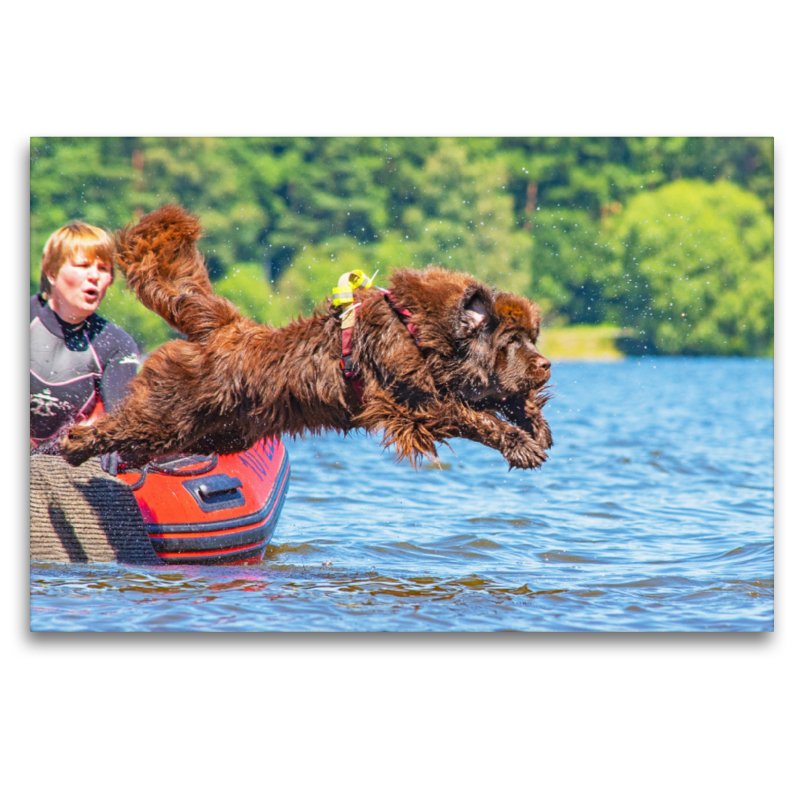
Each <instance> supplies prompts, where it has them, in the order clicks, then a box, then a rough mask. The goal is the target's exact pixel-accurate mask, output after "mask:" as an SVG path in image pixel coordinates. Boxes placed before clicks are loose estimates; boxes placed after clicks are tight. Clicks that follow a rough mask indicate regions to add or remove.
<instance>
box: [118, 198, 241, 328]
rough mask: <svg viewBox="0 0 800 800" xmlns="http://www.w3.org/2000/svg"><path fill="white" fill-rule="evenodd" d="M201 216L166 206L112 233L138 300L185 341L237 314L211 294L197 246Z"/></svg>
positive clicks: (122, 268) (221, 299) (224, 322)
mask: <svg viewBox="0 0 800 800" xmlns="http://www.w3.org/2000/svg"><path fill="white" fill-rule="evenodd" d="M202 235H203V229H202V227H201V225H200V220H199V219H198V218H197V217H196V216H194V215H193V214H189V213H188V212H187V211H185V210H184V209H183V208H181V207H180V206H176V205H171V204H169V205H165V206H163V207H162V208H159V209H158V210H156V211H153V212H151V213H150V214H146V215H145V216H144V217H142V219H141V220H140V221H139V223H138V224H136V225H128V227H126V228H124V229H123V230H121V231H117V232H116V243H117V253H116V256H117V261H118V262H119V266H120V269H121V270H122V273H123V274H124V275H125V278H126V280H127V283H128V286H129V287H130V288H131V289H133V291H135V292H136V294H137V295H138V297H139V300H141V302H142V303H143V305H145V306H146V307H147V308H149V309H150V310H151V311H155V312H156V314H159V315H160V316H162V317H163V318H164V319H165V320H166V321H167V322H168V323H169V324H170V325H172V327H173V328H176V329H177V330H179V331H180V332H181V333H183V334H185V335H186V336H187V337H188V338H189V340H190V341H200V340H202V339H204V338H205V337H206V336H208V334H209V333H211V332H212V331H213V330H216V329H217V328H220V327H222V326H223V325H227V324H229V323H231V322H234V321H236V320H237V319H239V318H240V315H239V312H238V310H237V309H236V306H234V305H233V303H231V302H230V301H228V300H226V299H225V298H223V297H218V296H217V295H215V294H214V290H213V289H212V288H211V281H210V280H209V278H208V270H207V269H206V265H205V260H204V259H203V256H202V255H200V252H199V251H198V249H197V240H198V239H199V238H200V237H201V236H202Z"/></svg>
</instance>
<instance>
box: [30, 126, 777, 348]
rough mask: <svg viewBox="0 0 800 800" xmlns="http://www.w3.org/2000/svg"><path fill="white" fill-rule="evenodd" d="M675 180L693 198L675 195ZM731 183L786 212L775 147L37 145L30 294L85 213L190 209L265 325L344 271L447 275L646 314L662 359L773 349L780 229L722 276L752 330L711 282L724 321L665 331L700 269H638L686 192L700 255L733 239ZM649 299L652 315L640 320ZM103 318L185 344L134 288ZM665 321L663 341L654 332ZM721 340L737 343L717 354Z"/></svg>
mask: <svg viewBox="0 0 800 800" xmlns="http://www.w3.org/2000/svg"><path fill="white" fill-rule="evenodd" d="M672 186H682V187H683V189H681V190H680V191H678V192H677V194H674V195H673V194H670V193H667V194H665V195H661V194H659V192H660V191H665V192H666V191H667V189H669V188H670V187H672ZM714 186H725V187H727V186H733V187H734V188H736V190H737V192H739V194H737V195H736V197H737V198H738V199H737V202H740V203H741V204H743V205H742V207H745V206H747V207H748V208H751V207H752V208H755V207H756V206H753V205H752V204H753V203H756V204H757V207H758V209H760V210H759V211H757V212H756V211H754V212H753V214H754V215H755V216H754V217H753V219H756V218H758V219H762V218H763V216H764V215H766V217H767V218H769V217H770V216H771V214H772V204H773V148H772V139H768V138H691V137H690V138H686V137H666V138H653V137H590V138H569V137H556V138H554V137H551V138H547V137H543V138H508V137H505V138H504V137H486V138H423V137H411V138H386V137H368V138H363V137H340V138H301V137H298V138H274V137H273V138H219V139H213V138H184V139H177V138H175V139H172V138H164V137H130V138H34V139H32V140H31V292H33V291H35V289H36V288H37V286H38V281H39V260H40V254H41V251H42V247H43V246H44V243H45V241H46V239H47V237H48V236H49V235H50V233H51V232H52V231H53V230H55V229H56V228H58V227H60V226H61V225H63V224H65V223H66V222H67V221H69V220H70V219H76V218H78V219H86V220H87V221H89V222H91V223H93V224H95V225H101V226H103V227H106V228H108V229H111V230H113V229H116V228H119V227H122V226H123V225H126V224H128V223H130V222H133V221H135V220H136V219H138V218H139V217H140V216H141V214H143V213H146V212H148V211H151V210H153V209H154V208H157V207H158V206H160V205H162V204H164V203H165V202H168V201H174V202H178V203H181V204H183V205H184V206H186V207H187V208H188V209H190V210H191V211H193V212H195V213H197V214H199V215H200V217H201V219H202V221H203V225H204V227H205V230H206V237H205V238H204V239H203V240H201V243H200V247H201V250H202V252H203V253H204V255H205V256H206V258H207V261H208V266H209V273H210V275H211V278H212V280H213V281H214V282H215V284H216V286H217V289H218V291H220V292H221V293H223V294H225V295H226V296H228V297H230V298H231V299H233V300H234V301H235V302H237V303H239V304H240V305H241V306H242V310H243V311H244V312H245V313H248V314H250V315H252V316H253V317H254V318H256V319H259V320H261V321H264V322H271V323H273V324H282V323H283V322H285V321H286V320H287V319H289V318H290V317H292V316H294V315H296V314H299V313H308V312H309V311H310V310H311V308H312V307H313V306H314V304H316V303H318V302H320V301H321V300H322V299H323V298H324V297H325V296H326V295H328V294H329V293H330V289H331V287H332V286H333V285H334V284H335V283H336V281H337V279H338V276H339V275H340V274H341V273H342V272H344V271H345V270H350V269H362V270H364V271H365V272H366V273H367V274H370V275H371V274H373V273H374V272H375V270H376V269H378V270H379V275H378V279H377V282H378V283H379V284H380V283H381V278H385V277H387V276H388V274H389V272H390V270H391V268H392V267H394V266H399V265H408V266H423V265H425V264H428V263H441V264H442V265H444V266H446V267H450V268H454V269H459V270H464V271H467V272H470V273H472V274H474V275H476V277H479V278H481V279H482V280H485V281H488V282H489V283H493V284H496V285H497V286H499V287H501V288H503V289H505V290H508V291H514V292H520V293H522V294H526V295H529V296H531V297H533V298H535V299H536V300H537V301H538V302H539V304H540V305H541V306H542V308H543V310H544V311H545V312H546V313H547V314H548V315H549V318H550V320H551V321H561V322H564V323H569V324H582V323H584V324H585V323H592V324H597V323H608V324H617V325H621V324H624V325H627V324H632V321H633V320H638V319H639V317H641V318H642V324H641V325H640V324H639V323H638V322H637V323H636V324H637V325H638V326H639V327H638V329H639V330H645V331H647V332H648V333H647V335H648V336H652V337H654V338H653V339H652V343H653V344H657V343H658V342H660V344H658V347H659V348H660V349H663V350H664V351H669V352H675V351H676V348H677V351H681V352H684V351H685V352H701V351H702V352H762V351H763V349H764V347H765V346H766V345H765V342H768V341H769V340H771V336H772V319H771V311H769V309H771V303H772V279H771V272H770V270H771V249H770V250H768V251H767V250H764V249H763V247H764V241H763V238H764V236H766V233H765V231H766V228H765V227H763V226H761V225H760V224H756V223H755V222H754V223H753V224H752V225H750V226H749V228H748V230H749V231H750V233H749V234H748V236H750V237H751V238H752V237H755V238H756V239H757V240H758V246H755V245H753V246H752V247H750V246H747V247H743V248H738V249H737V250H736V255H731V259H732V261H731V262H730V263H728V262H725V263H726V266H725V267H724V269H722V268H720V274H721V275H722V274H725V275H728V274H730V276H732V278H735V279H739V278H743V274H744V273H743V270H744V267H743V265H744V264H745V263H747V264H749V272H748V275H747V279H748V287H746V290H745V291H744V293H743V296H747V297H748V298H751V299H752V298H757V302H755V304H754V305H752V307H749V306H748V308H747V309H745V310H744V313H745V319H744V320H743V323H742V324H745V325H746V327H745V329H744V331H745V333H744V334H741V333H738V332H736V331H734V330H729V328H730V323H729V322H727V321H725V320H729V318H730V315H731V313H732V309H733V308H734V307H735V303H734V301H733V299H732V297H728V295H727V294H725V291H726V285H725V282H724V281H721V282H719V283H714V282H711V283H709V284H708V286H709V287H713V289H714V290H715V291H716V290H719V291H720V292H722V293H723V294H724V295H725V299H724V302H722V301H721V300H720V302H722V305H719V304H718V303H717V302H716V301H714V302H713V303H712V299H713V298H711V297H710V295H709V299H708V300H707V301H706V302H705V305H704V306H703V307H704V308H711V307H713V308H714V309H715V310H714V312H713V313H714V314H721V316H719V317H716V316H714V317H713V318H712V319H710V320H706V321H704V322H702V323H701V320H699V319H697V320H694V319H693V320H692V323H691V324H692V335H691V336H688V337H687V336H684V335H683V333H681V332H678V333H676V332H675V331H674V330H673V329H672V328H670V327H668V326H666V327H665V323H666V322H671V323H674V322H675V320H669V319H668V318H667V317H664V308H663V307H662V306H663V305H664V302H665V297H666V295H664V297H662V296H661V295H660V294H659V292H662V293H663V292H669V293H673V294H674V292H675V291H677V289H676V288H675V287H676V286H677V285H678V283H680V284H681V285H680V289H681V290H682V289H683V282H679V281H678V278H679V277H683V273H681V272H680V270H682V269H684V266H682V265H683V263H684V262H683V261H681V260H680V259H678V255H677V253H675V252H673V250H674V247H673V246H672V245H669V246H668V247H667V245H664V247H666V249H665V250H664V253H665V254H666V256H665V257H666V261H667V263H666V264H665V266H663V267H662V271H663V279H659V280H656V279H655V277H654V276H656V275H658V274H659V273H658V269H655V272H652V270H651V272H652V274H651V273H647V274H646V275H645V274H644V273H641V272H640V266H641V264H642V263H644V261H643V260H638V261H636V262H634V261H633V260H632V258H631V256H630V253H629V251H630V250H631V247H633V246H634V244H633V239H635V238H636V236H638V235H639V234H638V233H634V231H641V227H640V226H639V227H637V223H638V222H639V221H641V220H640V219H639V215H640V214H642V213H644V214H646V215H647V214H648V213H649V206H648V205H647V203H648V202H650V201H648V200H647V198H653V197H658V198H662V197H663V198H669V202H670V203H672V204H673V206H671V207H674V208H675V209H676V211H675V214H677V215H678V217H679V216H680V215H681V214H683V216H689V217H690V218H695V217H696V216H697V214H698V213H699V209H700V207H701V206H702V207H703V208H706V207H707V209H708V211H707V213H705V214H704V215H703V224H704V225H705V224H706V223H708V225H709V226H710V227H709V228H708V230H709V235H708V237H700V236H699V234H697V233H695V234H694V239H693V242H697V241H699V239H700V238H704V239H708V238H709V237H710V238H711V239H713V237H714V236H717V237H718V238H719V237H720V236H721V235H724V234H722V233H721V231H722V230H723V229H724V230H725V231H726V232H727V231H729V229H730V225H729V223H727V222H726V223H724V224H723V222H722V220H721V219H717V218H716V216H715V215H716V214H717V213H718V212H719V213H721V214H723V217H724V219H728V216H726V215H728V214H729V213H732V210H731V209H730V208H729V207H728V206H727V205H725V204H724V203H723V204H722V205H715V204H714V202H712V200H711V199H710V195H707V194H706V193H704V191H705V189H706V188H712V187H714ZM726 191H727V190H726ZM729 196H733V195H732V194H729ZM745 197H746V198H748V199H745ZM681 204H685V208H684V207H683V206H682V205H681ZM698 204H699V205H698ZM651 216H652V214H650V215H649V216H646V217H643V218H642V219H644V218H647V219H650V217H651ZM751 216H752V215H751ZM659 219H661V218H660V217H659ZM668 219H672V218H668ZM647 224H648V226H649V227H648V229H649V230H651V231H654V230H655V229H654V228H653V225H654V223H653V222H652V220H651V221H650V222H648V223H647ZM659 224H660V225H661V224H663V220H662V223H659ZM720 226H721V227H720ZM762 228H763V229H762ZM664 235H665V236H666V233H665V234H664ZM627 237H633V239H632V240H631V243H629V246H628V247H625V246H624V241H623V240H625V241H627ZM636 241H638V240H636ZM659 241H660V240H659ZM665 241H666V240H665ZM670 241H671V240H670ZM726 241H730V238H729V237H726ZM656 244H657V242H656V241H655V240H653V241H651V242H650V245H651V246H654V247H655V246H656ZM637 246H638V245H637ZM709 246H710V245H709ZM658 247H661V245H660V244H659V245H658ZM759 248H761V249H759ZM659 252H660V251H659ZM656 257H659V258H660V256H657V255H656V254H655V250H654V254H652V255H651V257H650V258H651V261H652V259H655V258H656ZM708 257H709V258H710V257H711V254H710V253H709V256H708ZM747 259H752V260H751V261H747ZM651 261H648V262H647V263H648V264H650V263H651ZM653 263H654V262H653ZM719 263H722V262H719ZM734 263H735V265H736V266H733V264H734ZM673 264H674V266H673ZM726 270H727V271H726ZM673 272H674V273H675V274H674V275H672V273H673ZM667 273H669V274H670V275H672V278H673V279H672V280H671V281H670V280H668V275H667ZM673 284H674V285H673ZM708 291H709V292H711V291H712V289H709V290H708ZM636 292H638V294H636ZM679 295H680V292H679ZM680 296H682V295H680ZM751 296H752V297H751ZM671 297H672V294H670V298H671ZM666 302H667V305H666V308H669V305H668V302H673V303H674V302H675V301H674V300H671V299H670V300H667V301H666ZM644 303H647V304H652V305H651V307H650V313H648V312H647V311H646V310H641V313H640V314H639V316H636V313H634V310H635V309H636V308H640V309H641V308H642V304H644ZM718 305H719V307H717V306H718ZM673 307H674V306H673ZM723 309H724V310H725V311H724V313H723ZM740 311H742V309H740ZM101 313H103V314H105V315H106V316H108V317H109V318H111V317H112V315H113V317H114V318H115V321H117V322H118V324H121V325H122V326H123V327H125V328H126V329H128V330H130V331H131V333H132V335H134V337H135V338H138V339H140V341H141V342H142V343H143V344H144V345H145V346H146V347H148V348H150V347H153V346H155V345H156V344H158V343H159V342H160V341H163V339H164V338H165V337H168V336H169V335H171V334H170V332H169V329H168V328H167V326H166V325H165V324H164V323H163V322H162V321H161V320H159V319H157V318H155V317H153V315H150V314H149V312H146V311H145V310H144V309H142V308H141V307H139V306H138V304H137V302H136V301H135V299H134V298H132V297H129V296H127V295H126V294H125V293H124V292H122V291H121V287H119V286H117V284H115V285H114V287H113V288H112V290H111V291H110V292H109V296H108V298H107V300H106V301H105V303H104V305H103V309H102V311H101ZM681 313H686V312H684V311H682V312H681ZM693 313H694V309H693ZM759 314H762V315H764V316H761V317H758V319H757V318H756V316H757V315H759ZM655 320H660V322H659V325H662V327H661V328H659V329H658V332H656V331H655V329H654V330H652V331H651V329H650V327H648V325H650V324H651V322H652V324H653V325H654V324H655ZM645 322H647V324H644V323H645ZM709 326H710V327H709ZM726 326H728V327H726ZM707 328H708V330H706V329H707ZM711 329H713V330H715V331H716V330H723V329H724V330H725V332H726V335H728V334H729V335H728V338H727V339H724V340H719V341H717V337H716V335H712V333H711V332H710V330H711ZM704 331H705V332H704ZM701 334H702V335H701ZM659 337H660V338H659ZM723 341H724V342H727V344H725V345H724V346H723V344H722V343H721V342H723ZM698 348H699V349H698ZM704 348H708V349H704ZM726 348H728V349H727V350H726Z"/></svg>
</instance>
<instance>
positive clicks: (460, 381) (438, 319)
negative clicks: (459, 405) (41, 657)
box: [392, 267, 550, 401]
mask: <svg viewBox="0 0 800 800" xmlns="http://www.w3.org/2000/svg"><path fill="white" fill-rule="evenodd" d="M392 293H393V296H394V298H395V302H397V303H399V304H400V305H402V306H404V307H406V308H408V309H409V310H410V311H411V313H412V319H413V323H414V325H415V326H416V338H417V343H418V345H419V346H420V348H421V349H422V351H423V353H424V354H425V361H426V363H427V365H428V367H429V369H430V371H431V373H432V375H433V376H434V380H435V382H436V384H437V385H438V386H440V387H442V388H443V389H446V390H447V391H450V392H452V393H454V394H456V395H458V396H460V397H461V398H463V399H464V400H466V401H480V400H483V399H488V398H496V399H502V398H504V397H507V396H509V395H515V396H516V395H519V396H522V395H528V394H530V393H531V392H532V391H535V390H538V389H540V388H542V387H543V386H544V384H545V383H546V382H547V380H548V378H549V377H550V362H549V361H548V360H547V359H546V358H545V357H544V356H543V355H542V354H541V353H540V352H539V350H538V349H537V348H536V340H537V338H538V336H539V325H540V315H539V309H538V307H537V306H536V304H535V303H532V302H530V301H529V300H526V299H525V298H523V297H517V296H516V295H512V294H506V293H500V294H497V295H495V293H494V292H492V290H491V289H490V288H489V287H488V286H486V285H485V284H482V283H480V282H479V281H476V280H475V279H474V278H472V277H471V276H469V275H466V274H464V273H458V272H451V271H449V270H445V269H441V268H439V267H428V268H427V269H426V270H422V271H416V270H398V271H397V272H395V273H394V275H393V279H392Z"/></svg>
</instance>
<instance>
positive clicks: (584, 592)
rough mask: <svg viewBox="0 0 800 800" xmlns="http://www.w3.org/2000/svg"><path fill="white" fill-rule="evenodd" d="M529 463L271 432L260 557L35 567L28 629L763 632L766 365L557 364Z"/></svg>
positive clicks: (767, 516) (769, 508) (767, 612)
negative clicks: (418, 465)
mask: <svg viewBox="0 0 800 800" xmlns="http://www.w3.org/2000/svg"><path fill="white" fill-rule="evenodd" d="M552 383H553V385H554V387H555V391H556V396H555V398H554V399H553V400H552V401H551V403H550V404H549V405H548V406H547V409H546V416H547V418H548V420H549V421H550V424H551V427H552V430H553V435H554V439H555V445H554V447H553V449H552V450H551V459H550V461H548V462H547V463H546V464H545V465H544V467H543V468H542V469H540V470H536V471H534V472H520V471H513V472H509V471H508V470H507V468H506V464H505V462H504V460H503V459H502V458H501V457H500V456H499V455H498V454H497V453H496V452H494V451H493V450H489V449H488V448H485V447H482V446H480V445H477V444H474V443H471V442H465V441H462V440H455V441H453V442H452V448H453V450H452V452H451V451H450V450H448V449H447V448H446V447H443V448H441V450H440V457H441V464H440V465H438V466H437V465H432V464H428V465H426V466H425V467H423V468H422V469H420V470H419V471H417V472H415V471H414V469H413V468H411V467H409V466H408V465H406V464H400V465H398V464H395V463H394V462H393V459H392V455H391V453H390V452H384V451H382V449H381V447H380V445H379V440H378V439H375V438H368V437H366V436H364V435H363V434H359V435H351V436H349V437H340V436H335V435H329V436H324V437H319V438H312V437H309V438H307V439H305V440H298V441H295V442H292V441H287V442H286V446H287V450H288V452H289V456H290V459H291V463H292V479H291V486H290V489H289V494H288V498H287V501H286V504H285V506H284V510H283V515H282V517H281V521H280V523H279V524H278V528H277V531H276V533H275V536H274V538H273V540H272V544H271V545H270V547H269V548H268V550H267V554H266V557H265V559H264V561H263V562H262V563H260V564H258V565H255V566H253V565H250V566H243V567H238V566H226V567H193V566H192V567H188V566H187V567H179V566H175V565H168V566H163V567H158V566H157V567H131V566H130V565H124V566H123V565H118V564H88V565H87V564H72V565H65V564H44V563H33V564H32V565H31V629H32V630H37V631H44V630H56V631H770V630H772V629H773V619H774V614H773V597H774V585H773V576H774V563H773V552H774V550H773V362H772V361H770V360H761V359H711V358H697V359H684V358H639V359H626V360H624V361H619V362H610V363H596V362H594V363H574V362H573V363H556V364H554V366H553V379H552Z"/></svg>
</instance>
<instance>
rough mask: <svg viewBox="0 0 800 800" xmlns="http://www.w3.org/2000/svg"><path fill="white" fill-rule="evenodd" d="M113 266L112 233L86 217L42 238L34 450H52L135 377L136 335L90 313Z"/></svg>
mask: <svg viewBox="0 0 800 800" xmlns="http://www.w3.org/2000/svg"><path fill="white" fill-rule="evenodd" d="M113 263H114V241H113V239H112V238H111V236H110V235H109V234H108V233H107V232H106V231H104V230H101V229H100V228H95V227H94V226H92V225H87V224H86V223H85V222H71V223H70V224H69V225H65V226H64V227H63V228H60V229H59V230H57V231H56V232H55V233H54V234H53V235H52V236H51V237H50V238H49V239H48V240H47V244H46V245H45V247H44V253H43V255H42V273H41V280H40V285H39V294H36V295H34V296H33V297H31V339H30V342H31V414H30V423H31V427H30V438H31V452H34V451H35V452H40V453H41V452H57V451H58V439H59V438H60V435H61V434H62V433H63V431H64V430H65V429H66V428H67V427H69V426H71V425H73V424H75V423H79V424H86V425H90V424H92V422H94V421H95V420H96V419H98V418H99V417H100V416H101V415H102V414H103V413H105V409H109V410H112V409H113V408H114V407H115V406H116V405H117V404H118V403H119V401H120V400H121V399H122V398H123V397H124V395H125V391H126V388H127V385H128V382H129V381H130V379H131V378H132V377H133V376H134V375H135V374H136V370H137V368H138V365H139V355H138V349H137V347H136V344H135V342H134V341H133V339H132V338H131V337H130V336H129V335H128V334H127V333H125V331H123V330H122V328H119V327H117V326H116V325H112V324H111V323H110V322H107V321H106V320H104V319H102V317H99V316H98V315H97V314H96V313H95V312H96V311H97V308H98V306H99V305H100V303H101V302H102V301H103V298H104V297H105V293H106V290H107V289H108V287H109V286H110V285H111V282H112V280H113V279H114V274H113Z"/></svg>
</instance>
